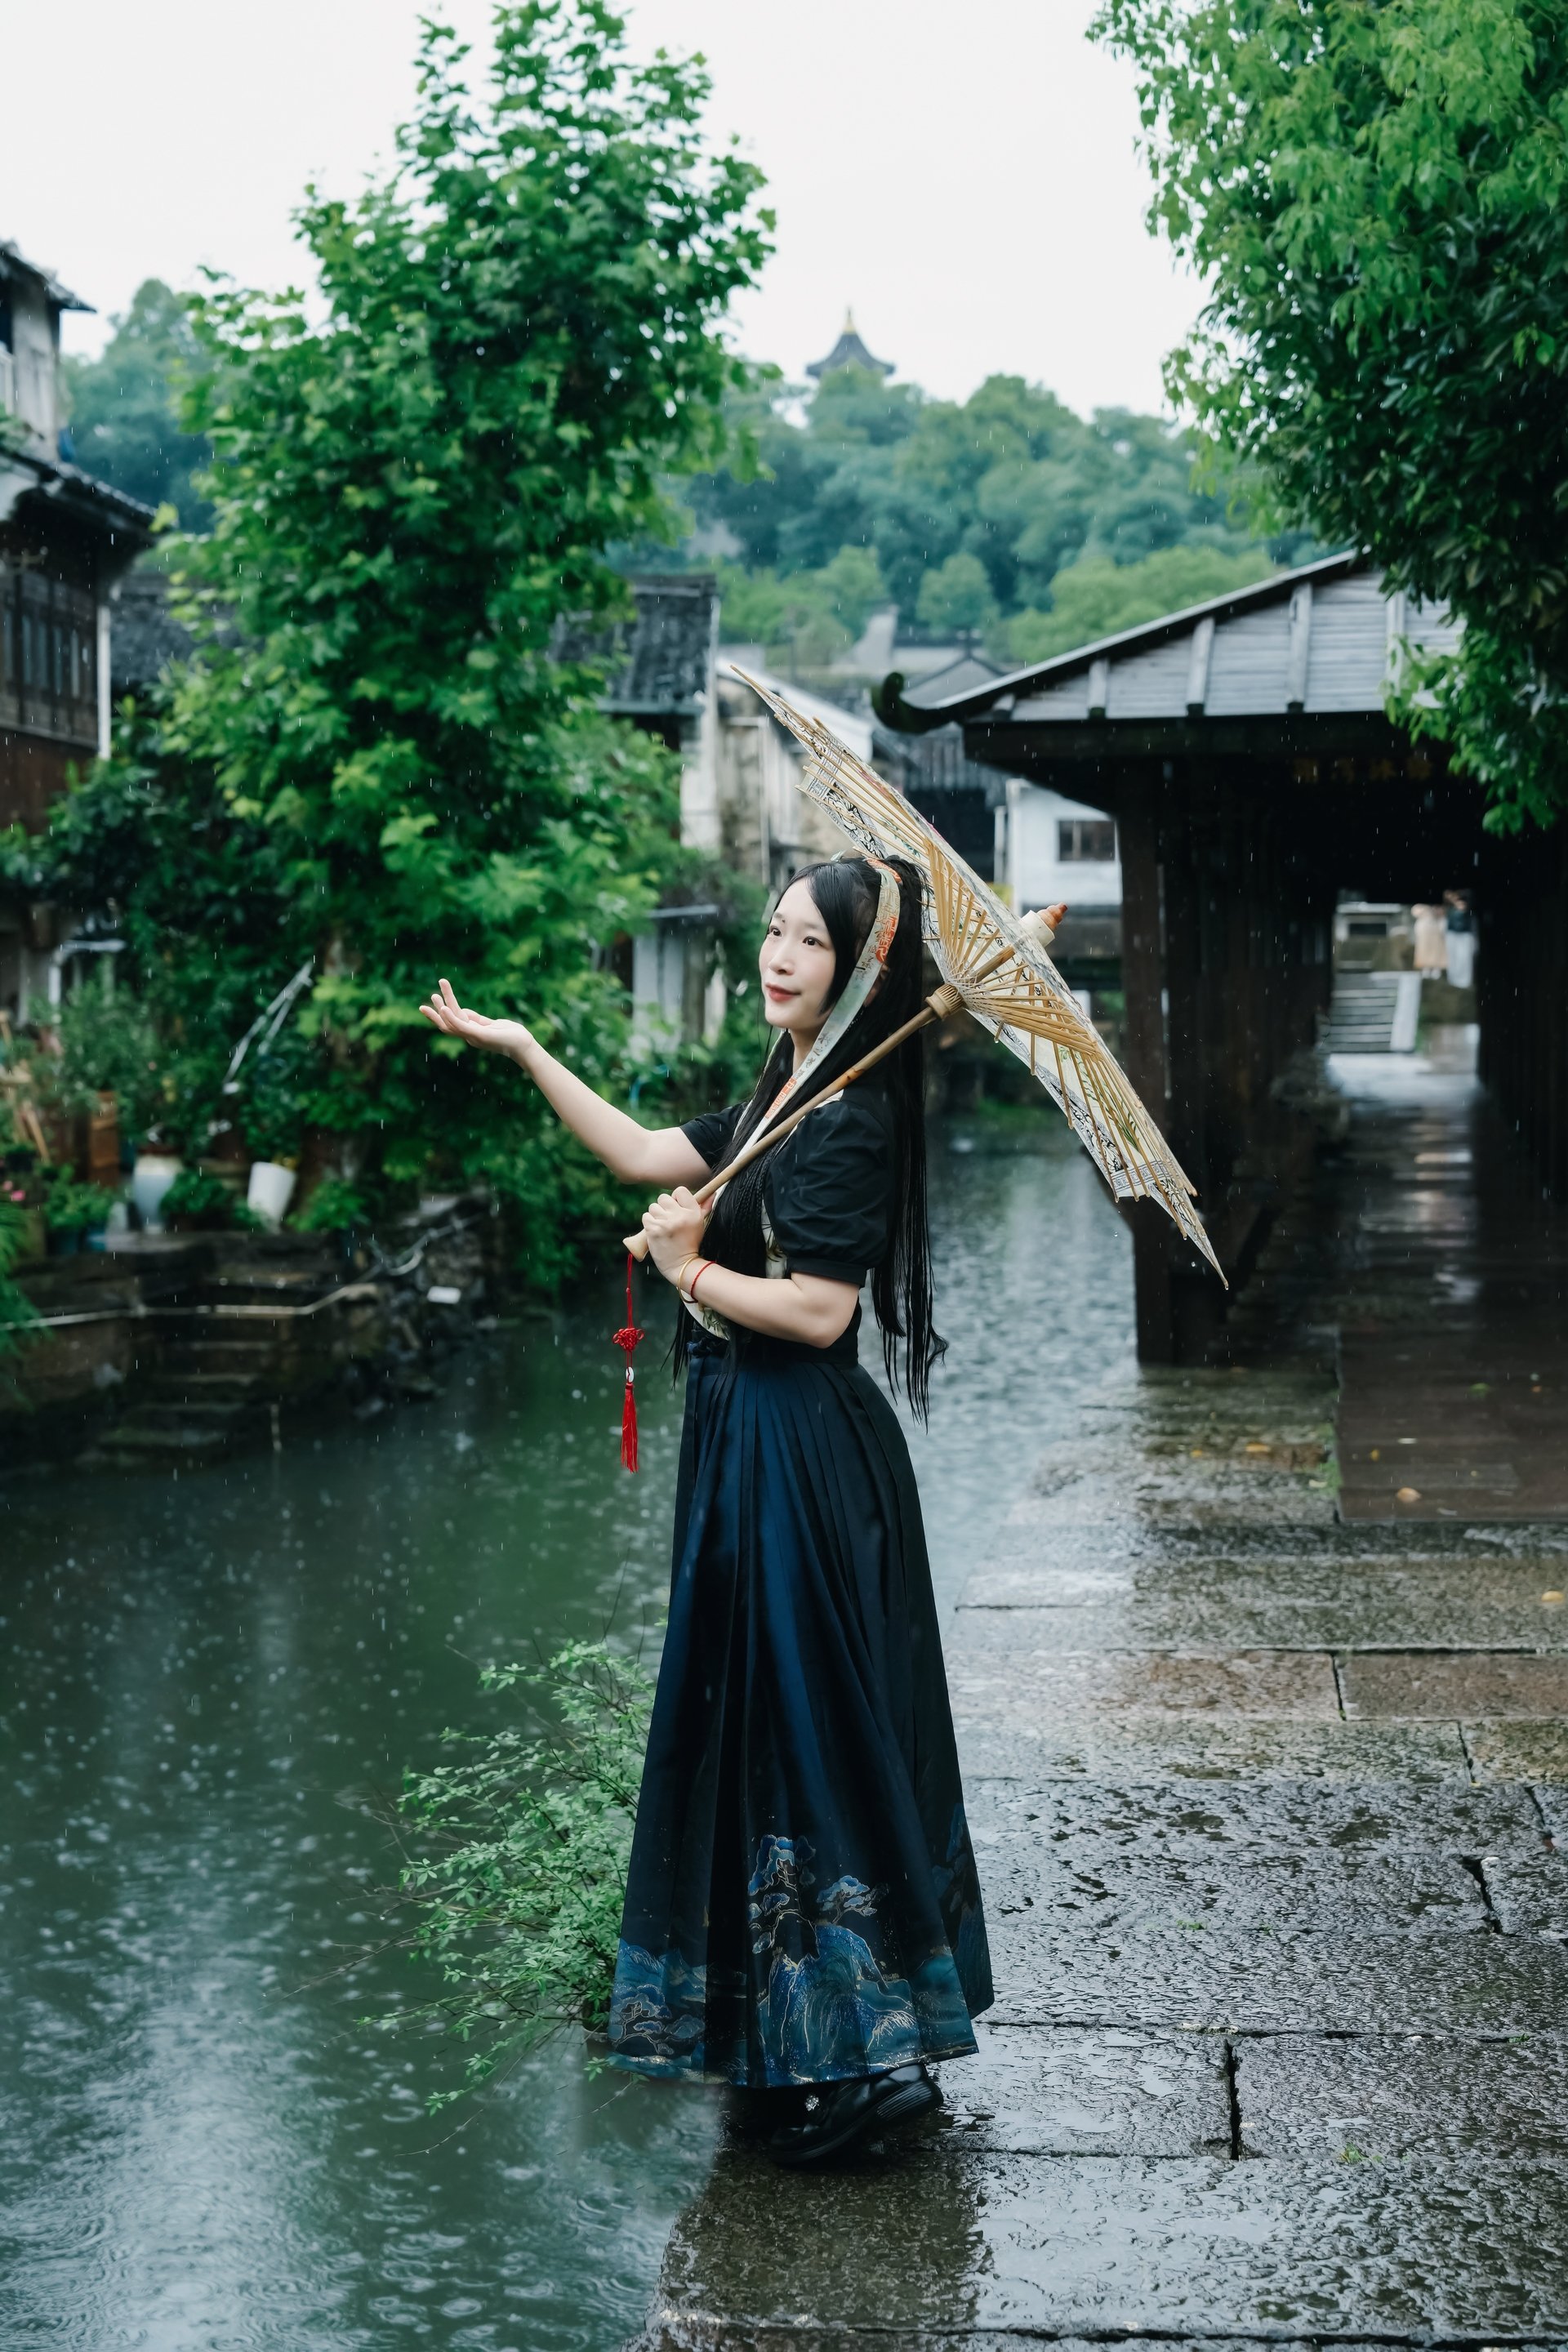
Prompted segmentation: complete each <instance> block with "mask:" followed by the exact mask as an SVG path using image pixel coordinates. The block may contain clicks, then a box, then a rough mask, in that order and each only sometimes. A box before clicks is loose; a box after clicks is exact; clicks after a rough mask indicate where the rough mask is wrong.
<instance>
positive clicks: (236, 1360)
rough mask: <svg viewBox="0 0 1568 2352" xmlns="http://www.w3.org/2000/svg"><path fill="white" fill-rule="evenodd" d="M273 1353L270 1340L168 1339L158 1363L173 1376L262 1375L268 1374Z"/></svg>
mask: <svg viewBox="0 0 1568 2352" xmlns="http://www.w3.org/2000/svg"><path fill="white" fill-rule="evenodd" d="M273 1352H274V1343H273V1341H272V1340H270V1339H220V1338H217V1337H216V1336H214V1337H208V1336H206V1335H205V1334H204V1336H203V1337H201V1338H199V1339H175V1338H169V1337H165V1339H164V1340H163V1346H162V1348H161V1349H160V1351H159V1360H160V1362H161V1364H162V1365H163V1370H165V1371H166V1372H171V1373H175V1372H177V1373H192V1374H201V1373H205V1372H215V1373H216V1372H221V1373H225V1374H227V1375H229V1376H230V1377H233V1376H237V1375H244V1374H250V1373H254V1374H257V1375H259V1374H261V1373H264V1372H265V1371H266V1370H267V1368H268V1364H269V1363H270V1362H271V1360H272V1356H273Z"/></svg>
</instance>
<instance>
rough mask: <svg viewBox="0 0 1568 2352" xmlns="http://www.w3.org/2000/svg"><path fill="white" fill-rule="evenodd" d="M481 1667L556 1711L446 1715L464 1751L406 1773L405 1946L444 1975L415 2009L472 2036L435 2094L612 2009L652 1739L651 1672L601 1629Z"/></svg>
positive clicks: (589, 2024)
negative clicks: (518, 1719) (495, 1718)
mask: <svg viewBox="0 0 1568 2352" xmlns="http://www.w3.org/2000/svg"><path fill="white" fill-rule="evenodd" d="M483 1683H484V1687H485V1689H486V1690H488V1691H493V1692H498V1693H505V1692H509V1691H516V1690H531V1691H533V1692H535V1693H537V1694H538V1695H539V1697H540V1699H541V1700H542V1702H543V1704H544V1706H546V1708H547V1709H548V1711H549V1713H550V1715H551V1716H552V1717H553V1718H554V1719H555V1722H556V1724H557V1726H558V1727H557V1728H556V1729H554V1730H553V1731H552V1732H550V1733H548V1734H543V1735H541V1734H539V1733H535V1732H530V1731H528V1730H525V1729H522V1728H519V1727H504V1728H502V1729H500V1730H499V1731H494V1732H490V1733H488V1734H480V1735H475V1734H472V1733H466V1732H458V1731H450V1730H449V1731H447V1732H445V1733H443V1735H442V1737H443V1739H444V1740H445V1741H446V1742H447V1743H448V1744H449V1745H450V1746H451V1747H453V1748H456V1749H457V1750H458V1760H457V1761H455V1762H453V1763H450V1764H442V1765H439V1766H437V1769H435V1770H434V1771H433V1772H423V1773H410V1774H409V1775H408V1776H407V1779H406V1780H405V1785H404V1789H403V1793H402V1796H401V1798H400V1800H399V1802H398V1807H397V1825H398V1830H399V1833H400V1836H401V1838H402V1840H403V1843H404V1848H405V1863H404V1867H403V1871H402V1874H401V1876H400V1879H399V1882H398V1892H397V1904H398V1907H399V1908H400V1909H401V1910H403V1911H404V1912H408V1911H410V1910H411V1911H412V1913H413V1915H414V1925H413V1928H412V1932H411V1933H410V1934H409V1935H408V1936H407V1937H406V1939H405V1941H406V1948H407V1949H408V1950H409V1951H410V1953H411V1954H412V1956H413V1957H414V1958H416V1960H420V1961H429V1962H434V1963H435V1965H436V1967H437V1969H439V1971H440V1975H441V1980H442V1987H443V1990H442V1991H441V1993H440V1994H439V1995H438V1997H437V1999H436V2000H432V2001H428V2002H425V2003H422V2004H421V2005H420V2006H419V2008H417V2009H416V2011H414V2013H413V2015H414V2020H416V2021H417V2020H421V2019H431V2018H439V2019H440V2020H441V2021H443V2022H444V2023H445V2024H446V2026H447V2028H448V2030H449V2031H450V2032H452V2033H454V2034H456V2036H457V2037H458V2040H459V2041H462V2042H469V2043H472V2044H473V2045H474V2046H473V2048H472V2049H471V2051H470V2053H469V2055H468V2060H467V2063H466V2064H465V2066H464V2069H463V2079H462V2082H461V2084H459V2085H458V2087H457V2088H455V2089H451V2090H446V2091H440V2092H437V2093H436V2094H435V2095H434V2096H433V2097H432V2099H431V2102H430V2104H431V2106H432V2108H433V2109H434V2108H439V2107H443V2106H446V2105H450V2103H451V2102H452V2101H453V2100H455V2099H458V2098H461V2097H462V2096H463V2095H464V2094H465V2093H466V2092H470V2091H474V2090H477V2089H478V2088H479V2086H480V2084H483V2083H485V2082H486V2081H488V2080H489V2078H490V2077H491V2076H492V2075H493V2074H495V2073H496V2071H497V2069H498V2068H500V2067H503V2066H504V2065H505V2064H507V2063H508V2062H509V2061H510V2060H513V2059H515V2058H518V2057H521V2055H522V2054H523V2053H525V2052H526V2051H528V2050H530V2049H531V2048H532V2047H533V2046H534V2045H535V2044H536V2043H537V2042H541V2041H542V2040H543V2039H544V2038H545V2037H546V2035H548V2034H550V2033H552V2032H559V2031H560V2030H561V2029H562V2028H563V2027H567V2026H572V2025H580V2026H582V2027H584V2029H585V2030H586V2031H587V2032H590V2033H601V2032H603V2031H604V2029H605V2025H606V2024H607V2023H608V2021H609V2013H610V1988H611V1983H612V1980H613V1979H614V1975H615V1966H616V1945H617V1943H618V1940H619V1937H620V1927H621V1906H622V1905H623V1903H624V1901H625V1898H626V1864H627V1859H628V1856H629V1854H630V1852H631V1836H632V1821H633V1817H634V1815H635V1813H636V1811H637V1788H638V1784H639V1782H640V1780H641V1778H642V1766H643V1753H644V1750H645V1748H647V1725H648V1709H649V1706H650V1703H651V1699H652V1692H653V1685H652V1683H651V1681H650V1680H649V1678H648V1676H647V1675H646V1674H645V1673H644V1671H643V1669H642V1668H641V1666H640V1665H638V1664H637V1663H636V1662H635V1661H634V1660H630V1659H627V1658H625V1657H621V1656H618V1655H616V1654H615V1653H613V1652H612V1651H610V1650H609V1649H608V1648H606V1647H605V1644H604V1643H599V1642H573V1643H568V1645H567V1646H566V1648H564V1649H563V1650H558V1651H557V1652H556V1653H555V1654H554V1656H553V1657H552V1658H551V1659H550V1661H549V1663H548V1664H546V1665H544V1666H542V1667H525V1666H494V1667H490V1668H489V1669H488V1670H487V1671H486V1673H485V1675H484V1676H483ZM380 2022H381V2023H382V2025H383V2026H384V2027H391V2026H394V2025H405V2024H407V2023H408V2022H410V2017H409V2013H408V2012H407V2011H398V2012H396V2013H395V2014H394V2015H392V2016H388V2017H385V2018H383V2019H382V2020H381V2021H380Z"/></svg>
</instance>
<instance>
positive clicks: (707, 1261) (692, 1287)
mask: <svg viewBox="0 0 1568 2352" xmlns="http://www.w3.org/2000/svg"><path fill="white" fill-rule="evenodd" d="M712 1264H713V1261H712V1259H711V1258H710V1257H705V1258H704V1259H703V1261H702V1263H701V1265H700V1266H699V1267H698V1269H697V1271H696V1273H695V1274H694V1275H693V1276H692V1277H691V1280H690V1281H689V1283H688V1284H687V1286H686V1296H687V1297H688V1298H689V1299H691V1300H692V1301H693V1302H695V1300H696V1297H697V1286H698V1284H699V1283H700V1281H701V1279H702V1277H703V1276H704V1275H705V1274H706V1273H707V1272H708V1271H709V1269H710V1266H711V1265H712Z"/></svg>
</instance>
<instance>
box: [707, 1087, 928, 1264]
mask: <svg viewBox="0 0 1568 2352" xmlns="http://www.w3.org/2000/svg"><path fill="white" fill-rule="evenodd" d="M744 1108H745V1106H744V1104H742V1103H731V1106H730V1108H729V1109H728V1110H714V1111H706V1112H704V1113H703V1115H702V1117H701V1118H692V1119H688V1120H687V1122H686V1124H685V1126H684V1127H683V1128H682V1129H681V1133H682V1134H683V1135H684V1136H686V1138H687V1139H688V1140H689V1142H691V1143H693V1144H694V1145H695V1146H696V1148H697V1150H699V1152H700V1154H701V1156H702V1159H703V1160H704V1161H705V1162H706V1164H707V1166H708V1167H709V1168H710V1169H711V1168H713V1167H714V1165H715V1164H716V1163H717V1161H718V1160H721V1158H722V1157H723V1154H724V1151H725V1149H726V1147H727V1146H728V1144H729V1141H730V1138H731V1136H732V1135H733V1133H734V1131H735V1127H736V1123H737V1121H738V1120H739V1118H740V1117H741V1113H742V1110H743V1109H744ZM763 1169H764V1174H763V1202H764V1203H765V1205H766V1208H767V1213H768V1221H769V1223H771V1224H772V1226H773V1237H774V1239H775V1241H776V1242H777V1244H778V1246H779V1248H780V1249H781V1250H782V1251H783V1252H784V1262H785V1265H787V1267H788V1269H789V1271H790V1273H791V1274H815V1275H818V1276H821V1277H822V1278H823V1279H824V1280H825V1281H827V1282H847V1283H849V1284H850V1285H852V1286H853V1287H854V1288H855V1289H857V1290H858V1289H859V1287H860V1286H861V1284H862V1283H863V1282H864V1281H865V1279H866V1277H867V1276H868V1274H869V1273H870V1272H871V1270H872V1268H873V1267H874V1266H878V1265H880V1264H881V1262H882V1260H883V1258H884V1257H886V1255H887V1254H888V1250H889V1244H890V1243H891V1239H892V1234H891V1211H892V1204H893V1173H894V1171H893V1107H892V1105H891V1103H890V1102H889V1100H888V1097H887V1095H886V1094H885V1092H884V1091H883V1089H882V1088H881V1087H878V1086H871V1085H867V1084H864V1083H862V1084H860V1085H858V1086H853V1087H848V1088H847V1090H846V1092H845V1093H843V1094H841V1095H839V1096H837V1097H836V1098H835V1100H833V1101H832V1102H826V1103H819V1104H818V1105H817V1107H816V1109H815V1110H813V1112H812V1113H811V1115H810V1117H809V1118H803V1119H802V1121H801V1123H800V1125H799V1126H798V1127H797V1128H796V1129H795V1132H794V1134H793V1135H788V1136H786V1137H785V1138H784V1141H783V1142H782V1143H780V1144H775V1145H774V1147H773V1150H771V1151H770V1152H769V1154H768V1156H767V1159H766V1160H765V1161H764V1162H763Z"/></svg>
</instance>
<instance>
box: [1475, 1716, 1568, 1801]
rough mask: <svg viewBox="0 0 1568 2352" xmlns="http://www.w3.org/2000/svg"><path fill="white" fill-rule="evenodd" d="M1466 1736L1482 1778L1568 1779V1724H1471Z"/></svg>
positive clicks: (1543, 1796)
mask: <svg viewBox="0 0 1568 2352" xmlns="http://www.w3.org/2000/svg"><path fill="white" fill-rule="evenodd" d="M1463 1736H1464V1741H1465V1748H1466V1750H1467V1752H1468V1756H1469V1759H1470V1762H1471V1765H1472V1768H1473V1769H1474V1774H1475V1778H1476V1779H1477V1780H1525V1781H1541V1782H1545V1781H1555V1782H1556V1783H1558V1784H1559V1786H1561V1785H1562V1784H1563V1782H1564V1781H1568V1723H1520V1722H1515V1723H1467V1724H1466V1725H1465V1727H1464V1735H1463ZM1550 1802H1551V1801H1550V1800H1549V1798H1548V1797H1547V1795H1546V1792H1545V1790H1544V1789H1543V1790H1542V1804H1543V1805H1549V1804H1550ZM1552 1818H1553V1819H1568V1816H1565V1815H1563V1813H1561V1812H1560V1813H1559V1814H1558V1815H1556V1816H1553V1817H1552Z"/></svg>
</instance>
